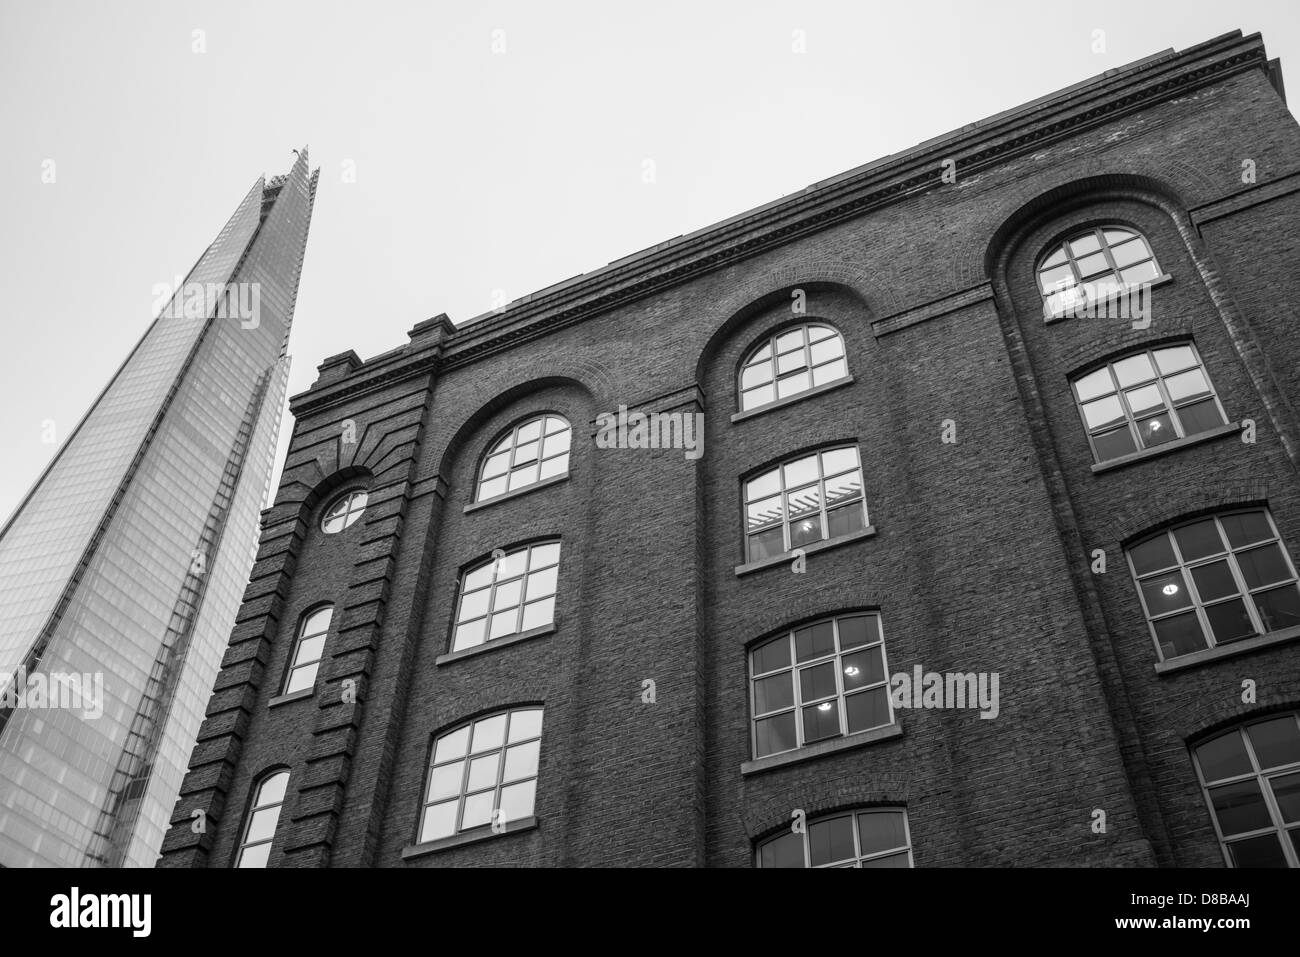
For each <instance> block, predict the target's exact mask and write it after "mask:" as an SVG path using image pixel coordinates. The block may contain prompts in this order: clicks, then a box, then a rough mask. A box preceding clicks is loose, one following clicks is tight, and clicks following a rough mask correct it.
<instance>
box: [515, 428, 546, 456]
mask: <svg viewBox="0 0 1300 957" xmlns="http://www.w3.org/2000/svg"><path fill="white" fill-rule="evenodd" d="M538 429H539V431H540V426H538ZM540 449H541V443H540V442H538V441H537V440H536V436H534V438H533V441H532V442H523V441H522V440H521V444H520V445H518V446H516V447H515V461H514V464H515V465H523V464H524V463H525V462H531V461H533V460H534V459H536V458H537V457H538V456H539V454H540V451H539V450H540Z"/></svg>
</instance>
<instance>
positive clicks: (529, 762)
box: [501, 741, 542, 782]
mask: <svg viewBox="0 0 1300 957" xmlns="http://www.w3.org/2000/svg"><path fill="white" fill-rule="evenodd" d="M541 749H542V742H540V741H530V742H529V743H528V744H517V745H515V746H514V747H513V748H509V749H508V750H507V751H506V770H505V776H504V777H503V778H502V779H501V780H502V781H506V782H510V781H518V780H519V779H520V778H531V777H534V776H535V775H536V774H537V759H538V757H539V755H540V754H541Z"/></svg>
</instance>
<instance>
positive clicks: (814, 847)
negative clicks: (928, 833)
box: [757, 808, 912, 867]
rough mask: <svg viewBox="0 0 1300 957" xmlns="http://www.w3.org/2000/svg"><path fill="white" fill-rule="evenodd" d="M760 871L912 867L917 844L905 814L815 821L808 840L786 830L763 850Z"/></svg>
mask: <svg viewBox="0 0 1300 957" xmlns="http://www.w3.org/2000/svg"><path fill="white" fill-rule="evenodd" d="M757 863H758V866H759V867H911V866H912V839H911V836H910V835H909V834H908V830H907V812H906V811H904V810H902V809H901V808H881V809H879V810H876V809H873V810H869V811H849V812H846V813H842V814H831V815H827V816H826V817H820V818H815V819H813V820H810V821H808V822H807V823H806V826H805V827H804V832H803V833H802V834H796V833H794V831H793V829H792V828H786V830H784V831H783V832H782V833H781V834H778V835H777V836H776V837H771V838H768V839H767V840H766V841H763V842H762V843H761V844H759V845H758V854H757Z"/></svg>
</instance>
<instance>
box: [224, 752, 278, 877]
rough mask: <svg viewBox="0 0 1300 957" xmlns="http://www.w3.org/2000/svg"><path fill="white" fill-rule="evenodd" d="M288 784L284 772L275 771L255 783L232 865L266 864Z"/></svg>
mask: <svg viewBox="0 0 1300 957" xmlns="http://www.w3.org/2000/svg"><path fill="white" fill-rule="evenodd" d="M288 786H289V772H288V771H276V772H275V773H274V774H272V775H270V776H268V777H266V778H264V779H263V781H262V783H261V784H259V785H258V786H257V791H256V793H255V795H254V796H253V806H252V807H251V808H249V810H248V821H247V823H245V824H244V835H243V837H242V839H241V840H240V842H239V854H238V856H237V857H236V858H235V866H236V867H266V862H267V859H268V858H269V857H270V856H271V841H273V840H274V839H275V826H276V824H278V823H279V821H280V808H281V807H283V806H284V792H285V790H286V789H287V788H288Z"/></svg>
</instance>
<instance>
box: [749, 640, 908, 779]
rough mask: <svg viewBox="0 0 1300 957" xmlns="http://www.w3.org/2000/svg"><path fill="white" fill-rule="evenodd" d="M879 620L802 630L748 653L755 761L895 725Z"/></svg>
mask: <svg viewBox="0 0 1300 957" xmlns="http://www.w3.org/2000/svg"><path fill="white" fill-rule="evenodd" d="M888 675H889V671H888V666H887V665H886V663H885V644H884V639H883V636H882V635H881V630H880V616H879V615H876V614H862V615H844V616H842V617H839V618H828V619H826V620H825V621H819V622H815V623H813V624H811V625H804V626H802V627H800V628H796V629H794V630H793V631H788V632H785V633H783V634H781V635H779V636H777V637H776V638H772V639H771V640H769V641H765V642H763V643H762V644H760V645H758V646H757V647H755V648H754V649H753V650H752V651H751V652H750V653H749V685H750V713H751V715H752V721H753V737H754V757H756V758H763V757H767V756H768V755H769V754H780V753H781V752H783V751H791V750H793V749H795V748H799V747H803V746H804V745H807V744H815V743H816V742H818V741H826V740H829V739H830V738H838V737H842V736H844V735H846V734H856V733H857V732H859V731H870V730H871V729H872V728H880V727H884V726H885V725H890V724H893V723H894V716H893V710H892V708H891V706H890V701H889V687H888Z"/></svg>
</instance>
